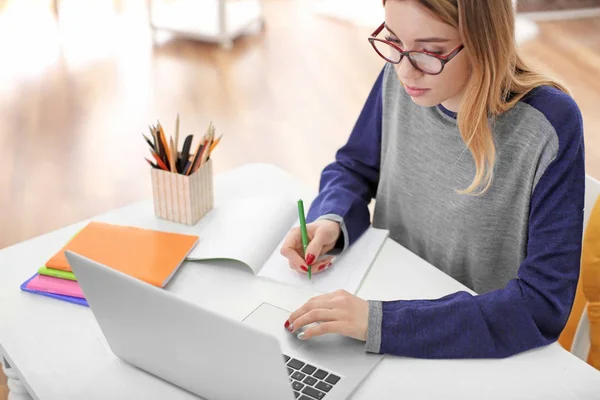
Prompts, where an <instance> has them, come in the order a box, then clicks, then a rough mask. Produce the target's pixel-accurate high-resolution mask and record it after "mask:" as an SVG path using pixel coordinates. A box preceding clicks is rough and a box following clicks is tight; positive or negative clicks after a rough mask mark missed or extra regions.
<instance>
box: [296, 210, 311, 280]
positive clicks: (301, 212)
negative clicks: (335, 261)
mask: <svg viewBox="0 0 600 400" xmlns="http://www.w3.org/2000/svg"><path fill="white" fill-rule="evenodd" d="M298 219H299V220H300V234H301V236H302V248H303V253H304V258H305V259H306V248H307V247H308V233H307V232H306V219H305V218H304V203H303V202H302V199H300V200H298ZM311 269H312V267H311V266H310V265H309V266H308V279H312V274H311Z"/></svg>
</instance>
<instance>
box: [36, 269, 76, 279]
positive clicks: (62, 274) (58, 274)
mask: <svg viewBox="0 0 600 400" xmlns="http://www.w3.org/2000/svg"><path fill="white" fill-rule="evenodd" d="M38 274H40V275H47V276H53V277H55V278H60V279H69V280H71V281H76V280H77V279H75V274H74V273H72V272H69V271H61V270H59V269H52V268H46V267H41V268H40V269H38Z"/></svg>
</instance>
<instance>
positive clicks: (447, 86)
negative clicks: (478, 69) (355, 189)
mask: <svg viewBox="0 0 600 400" xmlns="http://www.w3.org/2000/svg"><path fill="white" fill-rule="evenodd" d="M385 25H386V28H385V29H384V30H383V31H382V32H381V33H380V34H379V35H378V37H385V38H386V39H387V40H389V41H390V42H392V43H394V44H395V45H397V46H398V47H400V48H401V49H402V50H404V51H407V50H427V51H429V52H432V53H436V54H440V55H447V54H449V53H450V52H452V51H453V50H454V49H456V48H457V47H458V46H460V45H461V44H462V42H461V40H460V37H459V33H458V29H456V28H454V27H452V26H450V25H447V24H446V23H444V22H442V21H441V20H440V19H438V18H437V17H436V16H435V15H434V14H433V13H431V12H430V11H429V10H427V9H426V8H424V7H423V6H422V5H420V4H418V3H417V2H416V1H413V0H403V1H398V0H392V1H387V2H386V5H385ZM394 67H395V69H396V75H397V76H398V79H399V80H400V81H401V82H402V85H403V86H404V89H405V90H406V92H407V93H408V95H409V96H411V98H412V100H413V102H415V103H416V104H418V105H421V106H424V107H433V106H436V105H438V104H442V105H443V106H444V107H445V108H447V109H449V110H451V111H458V108H459V106H460V100H461V98H462V94H463V91H464V89H465V86H466V84H467V82H468V79H469V74H470V64H469V61H468V57H467V51H466V49H463V50H462V51H460V52H459V53H458V54H457V55H456V56H455V57H454V58H453V59H452V60H451V61H450V62H448V63H447V64H446V65H445V66H444V70H443V71H442V73H441V74H439V75H428V74H425V73H423V72H421V71H419V70H417V69H416V68H415V67H413V65H412V64H411V63H410V61H409V60H408V59H407V58H406V57H404V58H403V59H402V61H401V62H400V64H395V65H394Z"/></svg>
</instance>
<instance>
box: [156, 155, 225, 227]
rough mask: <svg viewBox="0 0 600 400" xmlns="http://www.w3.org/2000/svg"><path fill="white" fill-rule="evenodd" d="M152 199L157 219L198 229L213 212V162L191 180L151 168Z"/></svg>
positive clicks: (207, 163)
mask: <svg viewBox="0 0 600 400" xmlns="http://www.w3.org/2000/svg"><path fill="white" fill-rule="evenodd" d="M152 195H153V200H154V214H155V215H156V216H157V217H158V218H161V219H165V220H168V221H173V222H178V223H182V224H187V225H195V224H196V223H197V222H198V221H199V220H200V219H201V218H202V217H203V216H204V215H206V213H208V212H209V211H210V210H211V209H212V208H213V200H214V195H213V172H212V160H210V159H209V160H208V161H206V163H204V165H202V166H201V167H200V168H199V169H198V170H197V171H196V172H194V173H193V174H192V175H190V176H186V175H183V174H178V173H175V172H168V171H164V170H162V169H158V168H152Z"/></svg>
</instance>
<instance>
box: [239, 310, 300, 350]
mask: <svg viewBox="0 0 600 400" xmlns="http://www.w3.org/2000/svg"><path fill="white" fill-rule="evenodd" d="M291 313H292V312H291V311H288V310H284V309H283V308H279V307H276V306H274V305H272V304H269V303H262V304H261V305H260V306H258V307H257V308H256V309H255V310H254V311H252V312H251V313H250V315H248V316H247V317H246V318H244V320H243V321H242V323H243V324H246V325H249V326H251V327H253V328H255V329H257V330H259V331H261V332H265V333H267V334H269V335H273V336H275V337H276V338H277V340H278V341H279V343H280V344H281V349H282V351H284V352H285V351H286V350H287V349H294V350H295V349H298V348H299V347H300V346H302V344H303V342H302V341H301V340H298V339H297V338H296V336H295V335H292V334H291V333H289V332H288V331H287V330H286V329H285V328H284V326H283V325H284V324H285V321H286V320H287V319H288V317H289V316H290V314H291Z"/></svg>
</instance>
